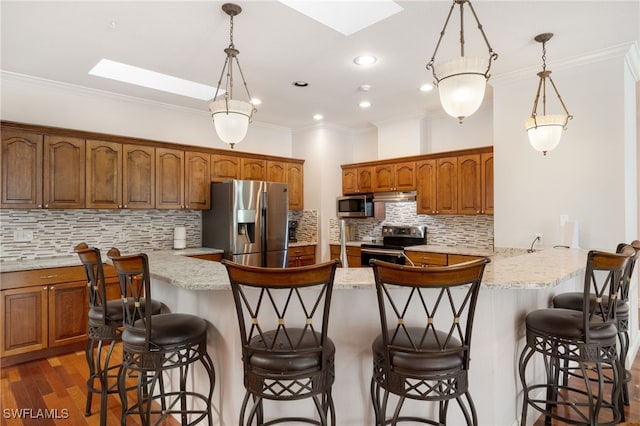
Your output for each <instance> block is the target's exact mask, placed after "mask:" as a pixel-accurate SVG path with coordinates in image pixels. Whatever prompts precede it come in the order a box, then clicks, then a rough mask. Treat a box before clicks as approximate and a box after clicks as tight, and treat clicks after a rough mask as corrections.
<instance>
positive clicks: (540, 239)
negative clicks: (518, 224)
mask: <svg viewBox="0 0 640 426" xmlns="http://www.w3.org/2000/svg"><path fill="white" fill-rule="evenodd" d="M536 239H537V240H538V245H541V246H543V245H544V243H543V240H542V234H536Z"/></svg>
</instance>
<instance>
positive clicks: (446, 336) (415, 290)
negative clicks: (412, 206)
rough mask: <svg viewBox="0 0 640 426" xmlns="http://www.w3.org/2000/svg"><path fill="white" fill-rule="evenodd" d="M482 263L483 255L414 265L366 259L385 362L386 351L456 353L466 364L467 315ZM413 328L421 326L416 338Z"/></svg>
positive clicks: (471, 309) (477, 288)
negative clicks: (372, 280) (450, 262)
mask: <svg viewBox="0 0 640 426" xmlns="http://www.w3.org/2000/svg"><path fill="white" fill-rule="evenodd" d="M487 263H489V259H488V258H483V259H477V260H473V261H470V262H464V263H460V264H457V265H452V266H442V267H414V266H401V265H396V264H392V263H387V262H382V261H380V260H372V261H371V265H372V266H373V272H374V275H375V282H376V292H377V295H378V308H379V311H380V321H381V326H382V339H383V344H384V350H385V361H386V362H387V363H389V362H390V360H391V356H390V354H389V352H390V351H393V352H410V353H415V352H419V353H420V354H421V356H425V357H428V356H430V355H433V356H434V357H438V356H442V355H443V353H450V354H451V353H459V354H460V355H461V356H462V357H463V361H464V365H465V368H468V367H469V359H470V357H469V348H470V345H471V332H472V329H473V318H474V314H475V307H476V303H477V300H478V293H479V291H480V282H481V281H482V275H483V273H484V268H485V266H486V264H487ZM415 327H419V328H420V329H421V332H420V334H419V335H420V336H421V337H420V339H418V340H416V339H415V336H416V334H415V333H410V332H409V329H410V328H412V329H413V328H415ZM412 336H413V337H412ZM407 341H408V342H409V346H407V343H406V342H407ZM427 343H428V344H427ZM387 367H390V366H387ZM387 371H389V370H387Z"/></svg>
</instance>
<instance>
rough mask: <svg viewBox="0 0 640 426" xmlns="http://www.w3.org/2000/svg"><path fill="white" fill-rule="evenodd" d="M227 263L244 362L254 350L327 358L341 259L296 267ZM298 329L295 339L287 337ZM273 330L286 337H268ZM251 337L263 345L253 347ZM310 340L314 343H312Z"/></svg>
mask: <svg viewBox="0 0 640 426" xmlns="http://www.w3.org/2000/svg"><path fill="white" fill-rule="evenodd" d="M222 263H223V264H224V266H225V267H226V268H227V272H228V274H229V281H230V282H231V289H232V292H233V299H234V302H235V305H236V313H237V316H238V324H239V325H240V337H241V340H242V348H243V359H245V361H246V360H247V358H248V357H247V354H248V353H249V351H250V352H252V353H256V352H259V351H263V352H270V353H274V352H276V353H277V352H281V353H290V352H292V351H296V353H301V352H307V353H315V354H321V355H322V359H326V351H325V350H324V349H325V347H326V346H325V342H326V339H327V330H328V325H329V308H330V306H331V295H332V292H333V280H334V277H335V271H336V266H337V264H338V261H337V260H334V261H330V262H325V263H321V264H317V265H311V266H302V267H297V268H261V267H254V266H245V265H240V264H237V263H234V262H231V261H228V260H226V259H225V260H223V261H222ZM294 328H295V329H302V334H296V335H297V336H298V338H296V339H292V338H290V337H289V336H290V335H289V333H288V330H292V329H294ZM272 330H275V331H276V333H278V334H279V335H280V336H282V337H283V339H266V338H264V336H265V334H264V333H265V332H268V331H272ZM252 339H254V342H255V341H256V340H260V339H262V341H263V342H264V345H263V346H262V347H256V345H255V344H254V345H253V346H251V348H249V343H250V342H251V341H252ZM309 339H311V341H312V342H314V344H313V345H309V344H308V342H309ZM303 341H304V342H306V344H305V345H304V348H302V346H303V345H302V344H303ZM267 342H269V343H267ZM276 342H277V343H276ZM283 342H284V344H283ZM271 343H272V344H271Z"/></svg>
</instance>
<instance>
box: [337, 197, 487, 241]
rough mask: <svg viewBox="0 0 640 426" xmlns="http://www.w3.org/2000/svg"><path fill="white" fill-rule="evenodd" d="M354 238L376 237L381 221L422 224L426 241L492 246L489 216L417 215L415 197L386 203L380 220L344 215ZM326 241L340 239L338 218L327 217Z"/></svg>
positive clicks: (383, 222)
mask: <svg viewBox="0 0 640 426" xmlns="http://www.w3.org/2000/svg"><path fill="white" fill-rule="evenodd" d="M347 223H350V224H352V226H353V230H354V240H356V241H361V240H369V239H372V238H373V239H380V237H381V235H382V226H383V225H425V226H426V227H427V244H431V245H438V246H452V247H453V246H464V247H474V248H486V249H492V248H493V216H486V215H433V216H430V215H418V214H416V203H415V201H408V202H400V203H386V205H385V218H384V220H375V219H348V220H347ZM329 241H333V242H335V241H340V221H339V220H338V219H336V218H333V219H329Z"/></svg>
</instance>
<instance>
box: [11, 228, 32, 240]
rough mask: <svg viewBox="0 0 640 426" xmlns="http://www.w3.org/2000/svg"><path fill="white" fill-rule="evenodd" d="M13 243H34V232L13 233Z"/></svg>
mask: <svg viewBox="0 0 640 426" xmlns="http://www.w3.org/2000/svg"><path fill="white" fill-rule="evenodd" d="M13 241H33V231H23V230H19V231H13Z"/></svg>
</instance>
